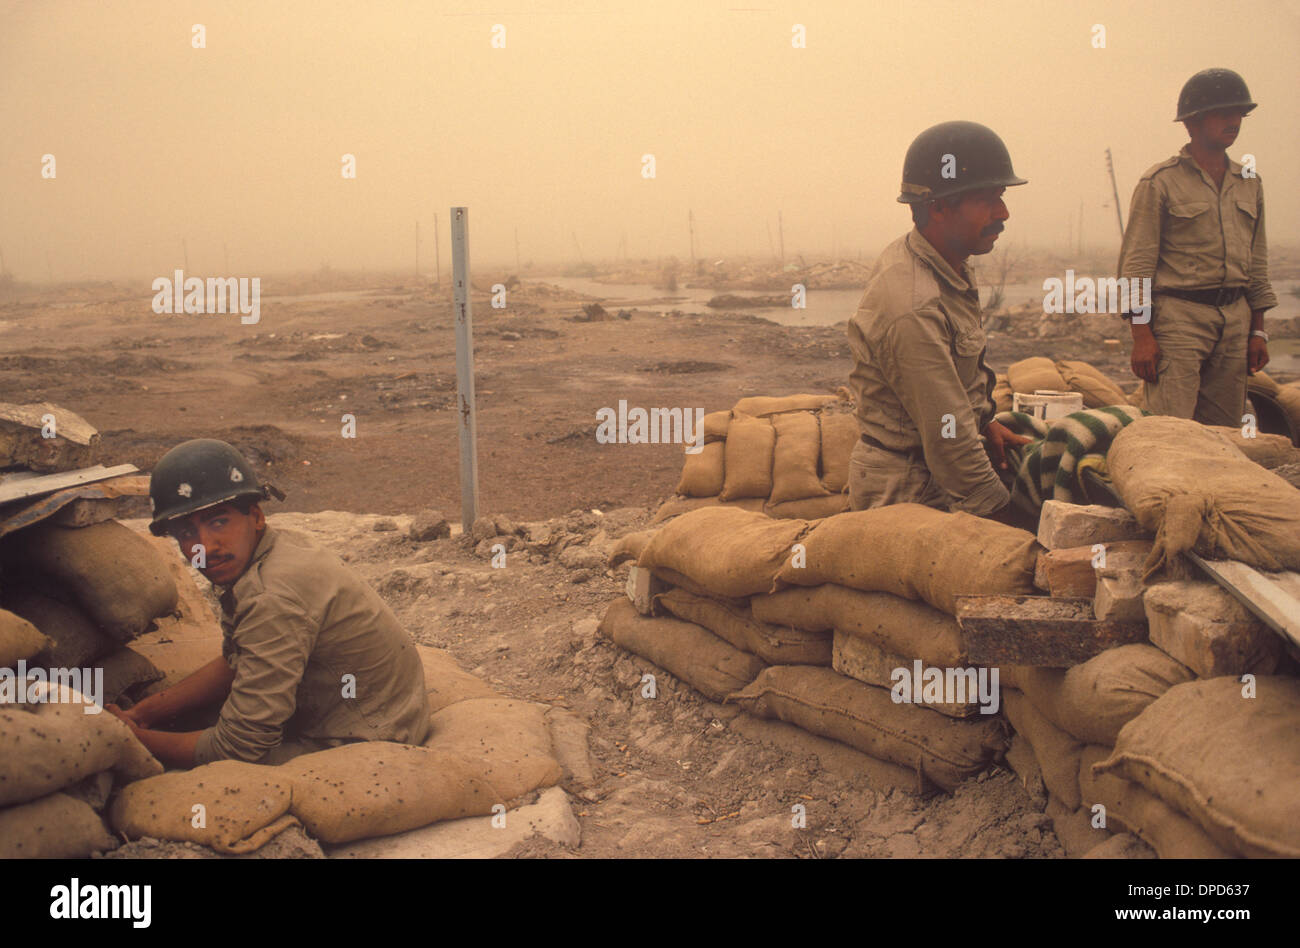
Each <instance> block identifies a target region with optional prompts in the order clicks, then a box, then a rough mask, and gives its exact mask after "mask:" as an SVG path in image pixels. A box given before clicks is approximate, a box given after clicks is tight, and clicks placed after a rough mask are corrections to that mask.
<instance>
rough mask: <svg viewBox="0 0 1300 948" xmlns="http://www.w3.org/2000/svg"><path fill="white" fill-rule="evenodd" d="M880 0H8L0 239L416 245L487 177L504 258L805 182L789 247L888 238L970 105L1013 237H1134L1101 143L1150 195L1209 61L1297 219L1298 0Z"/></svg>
mask: <svg viewBox="0 0 1300 948" xmlns="http://www.w3.org/2000/svg"><path fill="white" fill-rule="evenodd" d="M875 7H876V5H874V4H873V5H870V6H867V5H864V6H863V7H861V8H860V7H858V6H857V5H853V4H848V3H825V2H807V3H786V2H763V0H745V2H744V3H742V2H741V0H730V2H728V3H726V4H724V3H697V2H678V3H656V4H631V3H623V4H604V3H593V2H590V0H587V2H584V0H565V2H554V3H525V2H522V0H520V2H516V3H510V4H505V5H502V4H486V3H475V2H473V0H463V2H449V3H436V4H435V3H410V4H378V3H372V4H362V5H358V4H351V3H349V4H338V3H324V4H318V3H275V4H255V3H221V4H215V3H213V4H204V3H195V4H185V5H176V4H169V3H140V2H136V3H116V4H112V5H105V6H102V7H101V6H92V5H89V4H80V3H41V4H25V3H6V4H4V5H3V6H0V82H2V87H3V91H4V94H3V95H0V127H3V128H4V130H5V136H4V137H5V142H4V146H3V149H2V150H0V206H2V208H3V214H2V220H0V251H3V253H4V255H5V265H6V267H7V268H8V270H9V271H11V272H12V273H13V275H14V277H15V278H16V279H18V280H26V281H34V282H43V281H45V280H46V279H54V280H60V281H62V280H77V279H129V280H135V279H148V278H151V277H152V276H154V275H157V274H169V273H170V271H171V270H172V269H173V268H174V267H179V266H181V261H182V238H184V240H185V242H186V248H187V250H188V256H189V262H190V270H191V271H192V272H195V273H204V272H207V273H216V272H224V271H225V268H226V266H227V264H226V260H227V255H228V260H229V268H230V271H231V272H234V273H248V272H275V271H284V270H295V269H311V270H314V269H316V268H318V267H320V266H321V265H322V264H328V265H330V266H333V267H336V268H349V269H367V268H376V269H383V268H398V267H407V266H409V264H410V263H411V260H412V254H413V245H414V234H413V231H414V227H415V223H416V221H417V220H418V221H419V222H420V226H421V228H422V233H423V240H424V245H423V246H422V248H421V254H422V260H423V261H426V262H428V261H431V260H432V251H433V245H432V239H431V229H432V227H433V222H434V215H435V213H436V214H437V215H438V217H439V224H440V227H441V230H442V248H441V250H442V261H443V265H444V267H445V266H446V265H447V261H448V259H449V250H448V239H447V223H446V222H447V217H446V214H447V208H448V207H449V206H451V205H462V204H463V205H467V206H468V207H469V208H470V211H471V246H472V253H473V258H472V259H473V262H474V263H475V264H494V263H498V264H502V265H510V266H513V264H514V260H515V244H514V240H515V230H516V228H517V229H518V239H519V244H520V255H521V258H522V260H523V261H524V262H525V263H527V261H530V260H532V261H535V262H536V263H538V264H548V263H560V262H565V261H573V260H576V259H579V258H582V259H589V260H600V259H609V258H614V257H617V256H621V255H623V254H626V255H627V256H629V257H634V258H640V257H649V258H654V257H659V256H666V255H677V256H678V257H681V258H684V257H686V256H687V254H688V252H689V244H688V231H687V214H688V211H690V212H693V214H694V218H695V223H696V245H697V248H698V252H699V254H700V255H701V256H704V257H718V256H727V255H741V254H744V255H767V254H769V253H770V247H771V246H772V245H771V244H770V243H769V232H770V233H772V234H775V232H776V223H777V214H778V212H780V213H781V214H782V216H783V219H784V236H785V246H786V248H787V252H788V253H790V254H799V253H802V254H807V255H809V256H813V255H823V256H824V255H828V254H832V253H834V254H835V255H837V256H856V255H858V254H859V253H861V254H864V255H865V256H866V257H867V258H869V257H870V256H872V255H873V254H874V253H875V252H877V251H878V250H879V249H880V248H881V247H882V246H884V245H885V244H886V243H887V242H889V241H890V240H891V239H893V238H894V237H896V236H897V235H898V234H899V233H901V232H902V231H903V230H905V229H906V228H907V227H908V226H909V225H910V222H909V221H908V218H907V215H906V210H905V208H903V207H902V206H900V205H898V204H896V203H895V202H894V198H895V196H896V194H897V189H898V183H899V178H900V171H901V166H902V158H903V154H904V151H905V150H906V148H907V145H908V143H909V142H910V141H911V139H912V138H913V137H914V136H915V135H916V133H917V132H919V131H920V130H922V129H924V128H926V127H927V126H929V125H932V124H934V123H936V122H940V121H945V120H948V119H954V118H965V119H972V120H976V121H979V122H983V123H985V124H987V125H989V126H991V127H992V128H993V129H994V130H996V131H997V132H998V133H999V134H1001V135H1002V137H1003V138H1004V140H1005V141H1006V142H1007V144H1008V146H1009V148H1010V150H1011V154H1012V158H1013V160H1014V163H1015V167H1016V170H1017V172H1018V173H1020V174H1021V175H1022V176H1024V177H1026V178H1028V179H1029V180H1030V184H1029V185H1028V186H1027V187H1024V188H1017V189H1014V190H1013V191H1012V192H1010V193H1008V195H1007V203H1008V206H1009V208H1010V211H1011V215H1012V217H1011V220H1010V221H1009V223H1008V232H1007V235H1006V236H1007V238H1009V239H1011V240H1014V241H1015V242H1016V243H1017V244H1019V245H1021V246H1025V247H1030V248H1045V249H1055V248H1066V247H1071V248H1073V247H1074V246H1075V245H1076V244H1077V243H1078V242H1079V240H1080V236H1081V237H1082V243H1083V246H1084V248H1085V249H1087V250H1091V251H1094V252H1102V253H1109V252H1111V251H1113V250H1115V249H1117V248H1118V243H1119V241H1118V228H1117V225H1116V221H1115V210H1114V206H1113V202H1112V200H1111V188H1110V181H1109V178H1108V177H1107V174H1106V168H1105V157H1104V150H1105V149H1106V148H1107V147H1109V148H1111V149H1112V151H1113V152H1114V161H1115V171H1116V175H1117V178H1118V184H1119V192H1120V203H1121V205H1122V206H1123V210H1124V213H1125V218H1126V219H1127V212H1128V202H1129V197H1130V195H1131V193H1132V189H1133V186H1134V184H1135V182H1136V180H1137V178H1138V176H1139V175H1140V174H1141V173H1142V172H1143V171H1144V170H1145V169H1146V168H1148V167H1150V166H1151V165H1153V164H1154V163H1156V162H1158V161H1160V160H1162V159H1164V158H1166V157H1168V156H1169V155H1171V154H1173V153H1174V152H1176V151H1177V149H1178V148H1179V147H1180V146H1181V145H1182V144H1183V142H1184V141H1185V140H1186V134H1185V132H1184V130H1183V128H1182V126H1181V125H1178V124H1175V123H1174V122H1173V121H1172V118H1173V114H1174V104H1175V100H1176V97H1177V94H1178V90H1179V88H1180V87H1181V85H1182V83H1183V82H1184V81H1185V80H1186V79H1187V78H1188V77H1189V76H1190V75H1191V74H1192V73H1194V72H1196V71H1198V70H1200V69H1204V68H1207V67H1210V66H1224V67H1228V68H1232V69H1236V70H1237V71H1239V72H1241V73H1242V74H1243V76H1244V77H1245V78H1246V80H1247V82H1248V83H1249V85H1250V90H1251V92H1252V94H1253V96H1254V98H1255V100H1256V101H1257V102H1259V103H1260V106H1259V108H1258V109H1257V110H1256V111H1255V112H1254V113H1252V115H1251V116H1250V117H1249V119H1248V120H1247V121H1246V122H1245V123H1244V124H1243V128H1242V132H1241V135H1240V138H1239V139H1238V142H1237V145H1236V146H1235V147H1234V148H1233V149H1232V150H1231V152H1230V153H1231V154H1232V156H1233V157H1234V158H1238V159H1240V157H1241V156H1242V155H1243V154H1246V153H1249V154H1253V155H1254V156H1255V158H1256V161H1257V167H1258V169H1259V172H1260V175H1261V177H1262V178H1263V180H1264V182H1265V186H1266V193H1267V199H1268V202H1269V204H1268V221H1267V223H1268V229H1269V240H1270V244H1272V245H1274V246H1275V247H1279V248H1281V247H1285V246H1288V245H1294V244H1295V243H1296V242H1297V241H1296V236H1297V234H1296V221H1297V219H1298V218H1300V197H1298V196H1297V187H1296V185H1297V177H1298V175H1300V166H1298V163H1297V161H1296V156H1297V152H1298V151H1300V148H1298V146H1300V127H1297V125H1296V123H1295V122H1294V115H1293V103H1294V91H1295V88H1296V85H1297V83H1296V78H1297V75H1296V73H1297V69H1296V61H1297V53H1298V52H1300V14H1297V12H1296V8H1295V6H1294V5H1293V4H1288V3H1280V2H1279V3H1267V2H1266V3H1259V4H1252V5H1250V6H1248V7H1245V8H1239V9H1237V10H1234V11H1232V12H1231V13H1227V14H1225V13H1224V8H1223V7H1222V6H1221V5H1218V4H1212V3H1208V2H1196V3H1187V2H1177V3H1158V4H1152V5H1144V7H1143V8H1142V9H1140V10H1135V9H1133V6H1132V5H1131V4H1128V3H1093V4H1088V5H1086V7H1072V8H1070V9H1063V8H1062V7H1061V6H1058V5H1045V7H1044V6H1040V5H1038V4H979V5H966V4H958V3H912V4H906V5H893V4H890V5H880V7H879V9H875ZM195 24H202V27H203V42H204V47H203V48H195V47H194V45H193V36H194V32H193V28H194V26H195ZM796 24H799V25H802V27H803V28H804V30H805V33H806V48H798V47H797V46H795V45H794V44H792V38H794V37H795V35H796ZM1099 28H1104V48H1103V47H1100V45H1099V42H1098V40H1099V38H1100V36H1101V34H1100V33H1099V32H1098V29H1099ZM494 39H495V42H496V45H495V46H494ZM345 154H351V155H355V157H356V177H355V179H348V178H344V177H343V176H342V175H341V173H340V170H341V167H342V156H344V155H345ZM45 155H53V156H54V161H55V169H56V175H57V176H56V177H54V178H46V177H42V168H43V161H44V159H43V156H45ZM644 155H653V156H654V165H655V167H654V171H655V176H654V177H653V178H647V177H645V176H644V175H643V156H644ZM1080 214H1082V235H1080V233H1079V218H1080Z"/></svg>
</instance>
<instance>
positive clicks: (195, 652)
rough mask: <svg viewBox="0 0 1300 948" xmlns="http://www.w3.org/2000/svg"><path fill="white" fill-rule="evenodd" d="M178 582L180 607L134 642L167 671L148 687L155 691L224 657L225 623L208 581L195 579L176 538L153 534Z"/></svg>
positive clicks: (142, 652) (155, 542)
mask: <svg viewBox="0 0 1300 948" xmlns="http://www.w3.org/2000/svg"><path fill="white" fill-rule="evenodd" d="M147 539H149V540H150V542H152V543H153V544H154V548H155V549H156V550H158V552H159V555H160V556H162V558H163V560H164V561H165V562H166V563H167V569H168V571H169V572H170V573H171V575H172V579H173V580H175V582H176V592H177V598H176V609H175V611H174V612H172V613H170V614H169V615H165V616H160V617H158V618H157V619H155V620H154V623H153V628H152V629H150V630H149V631H148V632H145V633H144V634H143V635H142V636H140V637H139V638H138V639H136V640H135V641H133V642H132V643H131V648H133V649H134V650H135V651H137V652H139V653H140V654H141V655H143V656H144V657H145V658H147V659H149V661H151V662H153V664H154V665H155V666H156V667H157V668H158V670H159V671H161V672H162V673H163V679H162V680H161V681H159V682H156V683H154V684H153V685H150V686H149V687H148V688H146V689H145V693H146V694H153V693H157V692H159V691H162V690H164V689H166V688H170V687H171V686H172V685H174V684H176V683H177V682H179V681H182V680H183V679H185V678H187V677H189V675H191V674H192V673H194V672H196V671H198V670H199V669H200V668H202V667H203V666H204V665H206V664H208V663H209V662H211V661H212V660H213V659H214V658H219V657H221V623H220V622H218V621H217V616H216V612H215V611H214V610H213V607H212V605H211V604H210V603H209V601H208V599H207V597H206V595H205V594H204V591H203V588H201V587H200V586H199V585H198V584H199V583H202V585H203V587H206V586H208V583H207V581H206V580H202V579H200V580H195V579H194V578H193V575H192V573H191V571H190V567H189V565H188V563H187V562H186V560H185V559H184V558H183V557H182V556H181V555H180V553H179V552H178V550H177V547H176V541H175V540H172V539H171V538H170V537H149V538H147Z"/></svg>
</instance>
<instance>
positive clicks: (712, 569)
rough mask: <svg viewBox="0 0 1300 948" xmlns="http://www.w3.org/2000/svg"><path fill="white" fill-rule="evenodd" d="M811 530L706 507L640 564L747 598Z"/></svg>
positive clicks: (658, 541)
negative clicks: (661, 569)
mask: <svg viewBox="0 0 1300 948" xmlns="http://www.w3.org/2000/svg"><path fill="white" fill-rule="evenodd" d="M845 516H848V515H847V514H846V515H845ZM828 522H829V521H828ZM806 530H807V524H806V523H805V522H804V521H802V520H774V519H772V518H771V517H766V516H764V515H762V514H756V513H747V512H746V511H743V510H733V509H729V508H726V507H706V508H704V509H702V510H693V511H691V512H690V513H686V514H682V515H681V516H680V517H678V518H676V519H675V520H673V521H671V522H669V523H667V524H665V525H664V526H663V527H662V528H661V529H660V530H659V532H657V533H656V534H655V535H654V537H653V538H652V539H651V540H650V542H649V544H647V545H646V548H645V550H644V551H643V552H642V553H641V558H640V559H639V560H637V565H638V566H642V567H644V568H646V569H650V570H655V571H657V570H658V568H660V567H662V568H667V569H671V570H674V571H675V572H678V573H681V574H683V575H685V576H688V577H690V578H691V579H692V580H694V581H695V582H696V583H698V584H699V585H700V587H702V588H703V589H704V590H706V591H707V592H708V594H710V595H714V596H722V597H727V598H733V599H734V598H743V597H745V596H751V595H753V594H754V593H761V592H767V591H768V590H769V589H770V588H771V586H772V577H773V576H775V575H776V573H777V570H778V568H780V566H781V563H782V561H783V560H784V559H785V558H786V557H787V556H788V555H789V554H790V551H791V548H792V547H793V546H794V544H795V543H797V542H799V540H800V539H801V538H802V537H803V535H804V532H805V531H806ZM1031 572H1032V570H1031Z"/></svg>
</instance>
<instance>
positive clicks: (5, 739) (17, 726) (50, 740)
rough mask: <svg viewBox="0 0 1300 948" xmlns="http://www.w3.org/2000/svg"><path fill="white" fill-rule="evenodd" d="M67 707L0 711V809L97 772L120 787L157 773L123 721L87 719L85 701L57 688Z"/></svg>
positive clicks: (100, 716) (90, 716)
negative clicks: (114, 779)
mask: <svg viewBox="0 0 1300 948" xmlns="http://www.w3.org/2000/svg"><path fill="white" fill-rule="evenodd" d="M62 690H63V693H64V695H65V696H69V695H71V696H75V697H69V700H67V701H66V702H59V703H52V704H30V705H27V706H26V707H27V708H28V709H29V710H24V709H23V708H20V707H13V706H5V707H0V806H7V805H9V804H11V803H26V802H27V801H28V800H35V799H36V798H37V797H43V796H45V795H46V794H50V793H53V792H54V791H56V790H61V789H63V788H64V787H66V786H68V785H69V784H72V783H76V782H77V781H78V780H81V779H82V778H83V777H86V776H88V775H90V774H94V773H98V772H99V771H101V770H110V769H111V770H113V771H114V773H115V774H117V777H118V781H119V782H120V783H128V782H130V781H133V780H140V779H143V778H146V777H152V776H154V775H155V774H159V773H162V764H160V763H158V761H156V760H154V758H153V755H152V754H150V753H149V751H148V750H146V749H145V747H144V745H143V744H141V743H140V742H139V741H138V740H136V738H135V735H134V734H132V733H131V730H130V728H128V727H127V726H126V725H125V724H124V723H123V722H122V721H120V720H118V719H117V718H116V717H114V716H113V715H112V714H110V713H108V712H107V711H101V712H100V713H98V714H86V713H85V711H84V708H85V706H86V703H85V700H84V699H83V698H81V696H80V695H77V694H76V692H72V691H71V689H62Z"/></svg>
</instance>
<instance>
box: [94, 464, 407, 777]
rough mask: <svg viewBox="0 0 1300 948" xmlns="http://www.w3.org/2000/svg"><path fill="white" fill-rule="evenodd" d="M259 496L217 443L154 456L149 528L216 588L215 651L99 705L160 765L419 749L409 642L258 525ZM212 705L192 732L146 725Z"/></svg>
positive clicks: (252, 479)
mask: <svg viewBox="0 0 1300 948" xmlns="http://www.w3.org/2000/svg"><path fill="white" fill-rule="evenodd" d="M270 490H273V488H264V487H262V486H261V485H260V484H259V483H258V480H257V475H256V474H255V473H254V471H253V469H252V467H251V466H250V465H249V464H248V462H247V461H245V460H244V458H243V457H242V456H241V455H240V454H239V452H238V451H236V450H235V449H234V448H233V447H231V446H230V445H228V444H226V443H225V442H223V441H216V440H212V439H200V440H195V441H187V442H185V443H184V444H181V445H178V446H177V447H175V448H173V449H172V450H171V451H169V452H168V453H167V454H166V455H165V456H164V457H163V458H162V460H161V461H159V462H158V465H157V467H155V468H154V471H153V476H152V478H151V480H150V484H149V493H150V501H151V503H152V505H153V510H154V519H153V522H152V523H151V524H150V525H149V528H150V530H151V531H152V532H153V533H154V534H155V535H158V536H161V535H163V534H169V535H171V536H172V537H173V538H174V539H175V540H176V542H177V543H178V544H179V545H180V548H181V552H182V553H183V554H184V555H185V557H186V558H187V559H188V560H189V561H190V562H191V563H194V564H195V565H196V566H198V567H199V569H200V571H201V572H202V573H203V575H204V576H205V577H207V579H208V580H209V581H210V582H212V583H213V585H215V586H217V587H219V588H220V589H221V612H222V616H221V625H222V631H223V633H224V635H223V638H222V655H221V656H219V657H217V658H214V659H213V660H212V661H211V662H209V663H208V664H207V665H204V666H203V667H202V668H200V669H198V670H197V671H195V672H194V673H193V674H191V675H189V676H188V677H187V678H185V679H184V680H183V681H180V682H178V683H176V684H175V685H173V686H172V687H170V688H168V689H166V690H165V691H162V692H159V693H158V694H155V695H152V696H150V697H148V698H145V699H144V700H143V701H141V702H140V703H138V704H136V705H135V706H133V707H132V708H130V709H129V710H126V711H123V710H121V709H120V708H117V707H116V706H114V705H109V706H108V710H109V711H111V712H113V713H114V714H116V715H117V716H118V717H119V718H121V719H122V720H123V721H125V722H126V723H127V724H128V725H129V726H130V727H131V730H132V731H133V732H134V733H135V735H136V737H138V738H139V739H140V741H141V743H143V744H144V745H145V746H146V747H147V748H149V750H150V751H151V752H152V753H153V754H154V756H155V757H157V758H158V759H159V760H160V761H162V762H163V763H164V764H166V765H168V766H173V767H193V766H196V765H198V764H206V763H209V762H211V761H214V760H223V759H233V760H243V761H251V762H255V763H263V764H278V763H283V762H284V761H286V760H289V759H290V758H292V757H295V756H297V755H299V754H305V753H310V752H312V751H316V750H323V749H325V748H328V747H334V746H337V745H339V744H344V743H349V742H352V741H366V740H372V741H397V742H400V743H406V744H420V743H422V742H423V741H424V740H425V739H426V738H427V737H428V734H429V704H428V697H427V695H426V693H425V688H424V672H423V665H422V663H421V661H420V656H419V653H418V652H417V651H416V648H415V642H414V641H413V640H412V639H411V636H410V635H409V634H408V633H407V632H406V631H405V630H404V629H403V628H402V626H401V625H400V623H399V622H398V621H397V617H396V616H394V615H393V613H392V611H391V610H390V609H389V608H388V606H387V605H385V603H384V601H383V600H382V599H381V598H380V597H379V595H378V593H376V592H375V591H374V590H373V589H371V588H370V587H369V586H367V585H366V583H365V582H363V581H362V580H361V578H360V577H358V576H357V575H356V574H355V573H353V572H352V570H350V569H349V568H348V567H347V566H345V565H344V564H343V563H342V562H340V561H339V560H338V558H337V557H335V556H334V555H333V554H332V553H330V552H328V551H326V550H324V549H322V548H320V547H318V546H316V545H315V544H312V543H310V541H307V540H304V539H299V538H298V537H296V536H291V535H287V534H283V533H280V532H278V531H276V530H275V529H273V528H271V527H270V526H268V525H267V523H266V517H265V516H264V514H263V513H262V508H261V506H260V505H259V501H260V500H262V499H265V498H266V497H267V496H268V492H269V491H270ZM276 493H277V495H278V492H276ZM279 496H282V495H279ZM223 699H224V704H222V706H221V713H220V716H219V717H218V719H217V722H216V724H215V725H214V726H212V727H209V728H207V729H206V730H201V731H189V732H171V731H164V730H158V729H156V725H158V724H163V723H166V722H167V721H170V720H171V719H173V718H175V717H176V716H177V715H179V714H181V713H182V712H185V711H187V710H193V709H197V708H202V707H210V706H212V705H215V704H216V703H217V702H218V701H222V700H223Z"/></svg>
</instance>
